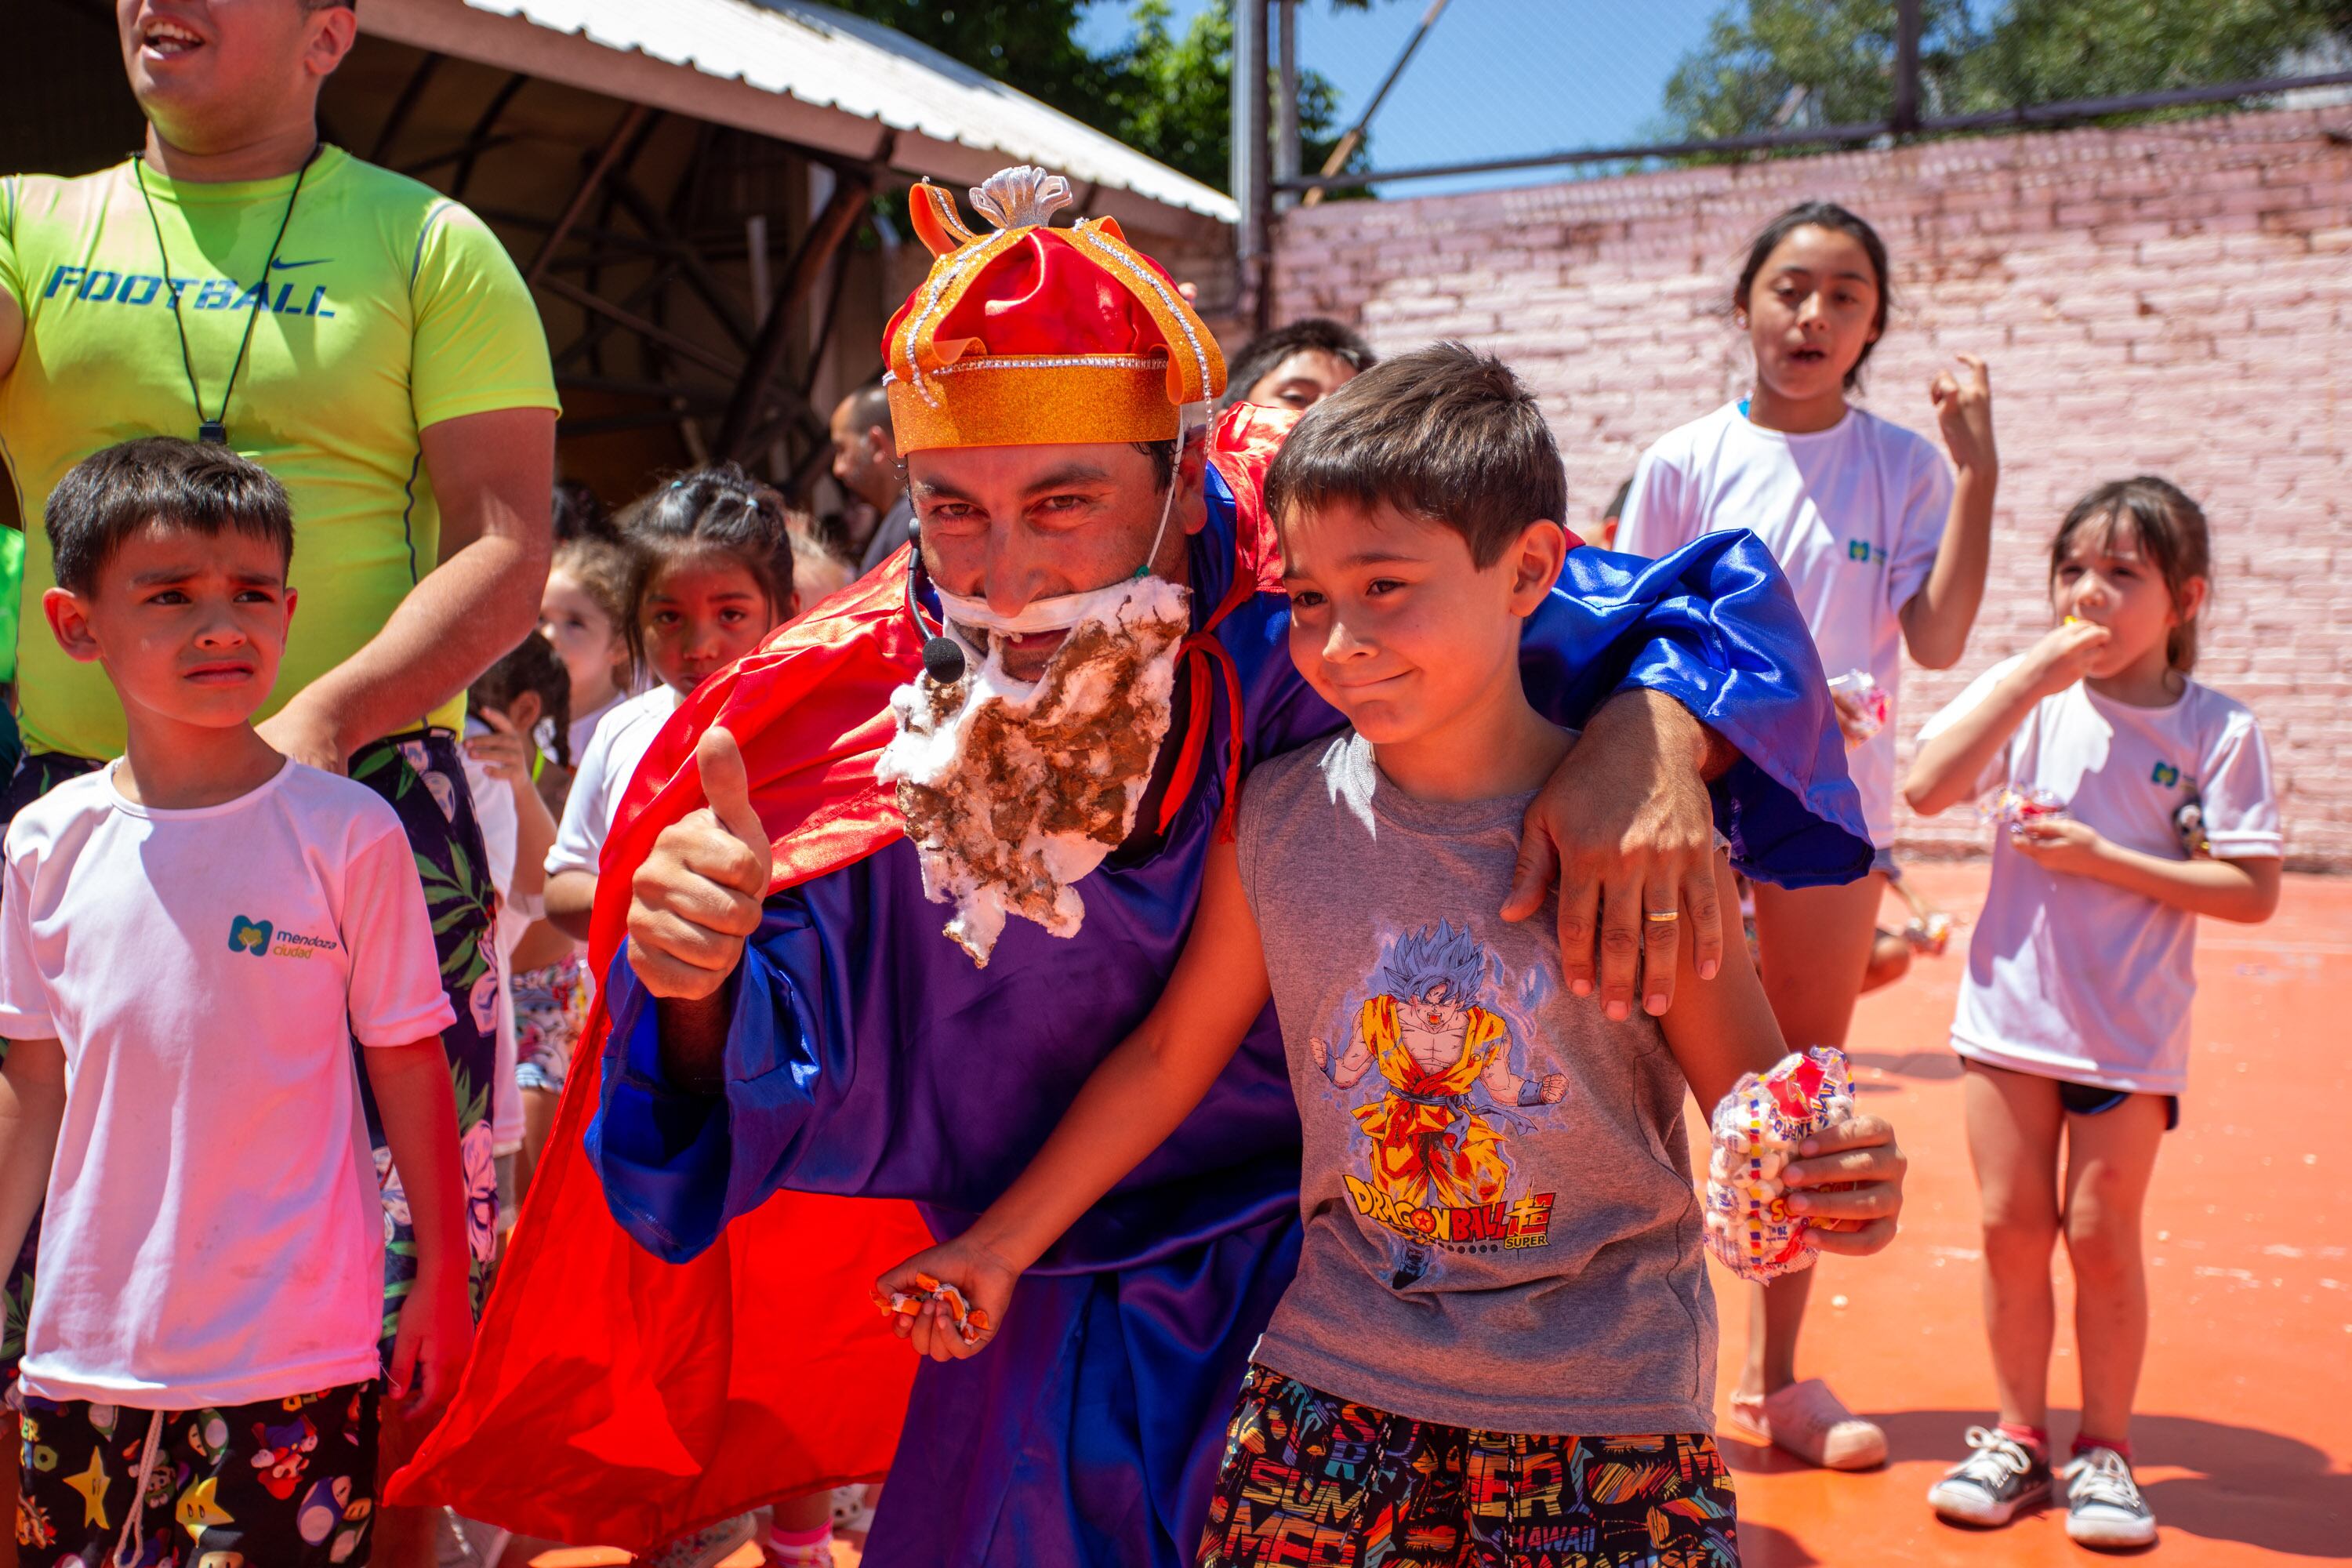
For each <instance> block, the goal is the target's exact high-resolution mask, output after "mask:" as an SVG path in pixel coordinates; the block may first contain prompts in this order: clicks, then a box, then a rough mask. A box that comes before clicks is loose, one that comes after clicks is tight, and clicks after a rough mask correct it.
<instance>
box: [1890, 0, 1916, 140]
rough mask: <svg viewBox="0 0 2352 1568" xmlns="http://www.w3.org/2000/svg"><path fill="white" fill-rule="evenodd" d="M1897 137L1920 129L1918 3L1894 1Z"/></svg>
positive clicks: (1906, 0) (1891, 119)
mask: <svg viewBox="0 0 2352 1568" xmlns="http://www.w3.org/2000/svg"><path fill="white" fill-rule="evenodd" d="M1887 118H1888V119H1889V120H1890V121H1892V122H1893V124H1894V126H1895V133H1896V134H1897V135H1908V134H1909V133H1910V132H1914V131H1916V130H1918V129H1919V0H1895V107H1894V112H1893V113H1892V114H1890V115H1889V116H1888V117H1887Z"/></svg>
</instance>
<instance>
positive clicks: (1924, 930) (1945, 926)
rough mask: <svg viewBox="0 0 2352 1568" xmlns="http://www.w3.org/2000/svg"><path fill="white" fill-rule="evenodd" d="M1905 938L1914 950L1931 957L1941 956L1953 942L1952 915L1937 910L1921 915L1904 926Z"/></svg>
mask: <svg viewBox="0 0 2352 1568" xmlns="http://www.w3.org/2000/svg"><path fill="white" fill-rule="evenodd" d="M1903 940H1904V941H1905V942H1909V943H1910V944H1911V951H1912V952H1924V953H1926V954H1927V956H1928V957H1930V958H1941V957H1943V956H1944V950H1945V949H1946V948H1947V947H1948V946H1950V945H1951V942H1952V917H1951V916H1949V915H1948V914H1946V913H1945V912H1944V911H1943V910H1936V911H1935V912H1934V913H1933V914H1926V915H1921V916H1920V917H1919V918H1918V919H1916V920H1914V921H1910V922H1909V923H1908V924H1906V925H1905V926H1904V928H1903Z"/></svg>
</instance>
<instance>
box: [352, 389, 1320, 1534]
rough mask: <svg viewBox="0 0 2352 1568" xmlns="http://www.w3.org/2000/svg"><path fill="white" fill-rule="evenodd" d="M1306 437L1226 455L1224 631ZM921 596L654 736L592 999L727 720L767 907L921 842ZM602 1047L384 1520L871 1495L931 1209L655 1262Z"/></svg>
mask: <svg viewBox="0 0 2352 1568" xmlns="http://www.w3.org/2000/svg"><path fill="white" fill-rule="evenodd" d="M1293 422H1294V419H1293V416H1289V415H1287V414H1286V413H1276V412H1272V411H1268V410H1265V409H1255V408H1249V407H1247V406H1244V407H1242V408H1237V409H1235V410H1234V412H1232V413H1230V414H1228V415H1227V416H1225V417H1224V418H1223V419H1222V420H1221V421H1219V424H1218V426H1217V429H1216V431H1215V432H1214V435H1213V438H1212V441H1211V446H1210V456H1211V459H1212V460H1213V461H1214V462H1215V463H1216V465H1217V467H1218V469H1219V471H1220V472H1221V473H1222V474H1223V477H1224V479H1225V481H1226V483H1227V485H1228V487H1229V488H1230V489H1232V491H1233V493H1234V501H1235V510H1236V514H1237V515H1236V519H1235V534H1236V541H1235V542H1236V549H1237V554H1238V561H1237V570H1236V573H1235V577H1234V584H1233V585H1232V587H1231V589H1230V590H1229V592H1228V593H1227V594H1226V595H1225V597H1224V600H1223V602H1222V603H1221V604H1220V605H1218V606H1217V608H1216V610H1215V612H1214V614H1213V616H1211V617H1210V622H1211V624H1213V623H1214V621H1215V620H1217V619H1221V618H1222V617H1223V615H1224V613H1225V612H1226V611H1228V610H1229V609H1231V608H1232V607H1233V606H1234V605H1237V604H1239V603H1241V602H1243V601H1244V600H1245V599H1246V598H1247V597H1248V596H1249V595H1251V594H1253V593H1255V592H1258V591H1261V590H1262V589H1264V588H1265V587H1267V586H1269V585H1272V584H1274V583H1276V581H1277V580H1278V567H1277V565H1276V560H1277V554H1276V550H1275V546H1274V541H1273V537H1272V531H1271V530H1270V529H1269V528H1268V527H1267V526H1266V520H1265V516H1264V507H1263V502H1262V500H1261V497H1262V495H1263V484H1264V480H1265V468H1266V465H1267V464H1268V463H1269V462H1271V461H1272V459H1273V456H1274V453H1275V451H1276V449H1277V448H1278V447H1279V446H1280V444H1281V439H1282V437H1283V436H1284V435H1286V433H1287V432H1288V430H1289V427H1290V426H1291V424H1292V423H1293ZM907 575H908V560H907V552H906V551H904V550H901V551H900V552H898V554H897V555H894V556H893V557H892V558H891V559H890V561H889V562H888V563H887V564H885V565H884V566H882V567H880V568H879V569H877V571H875V572H873V573H870V574H867V575H866V577H864V578H863V579H861V580H859V581H858V582H856V583H855V584H851V585H850V586H849V587H847V588H845V589H844V590H842V591H841V592H840V593H839V594H836V595H834V596H833V597H832V598H830V599H828V600H826V601H825V602H824V604H822V605H818V606H817V607H816V608H815V609H814V610H813V611H811V612H809V613H808V614H807V615H806V616H803V617H802V618H801V619H799V620H797V621H794V622H793V623H792V624H791V625H790V626H786V627H784V628H783V629H782V630H781V631H780V632H778V633H777V634H776V635H775V637H772V639H771V640H770V641H769V642H768V643H767V644H766V645H765V646H764V647H761V650H760V651H759V652H757V653H754V654H751V655H750V656H748V657H746V658H743V659H742V660H741V661H740V662H739V663H737V664H736V665H734V666H733V667H731V668H729V669H727V670H725V671H723V672H722V673H720V674H719V675H717V676H714V677H712V678H711V679H710V680H709V682H708V683H706V684H705V685H704V686H703V687H702V688H701V689H698V690H697V691H696V692H695V694H694V695H693V696H692V697H691V698H689V699H688V700H687V701H686V702H685V703H684V704H682V705H681V706H680V708H679V710H678V711H677V713H676V714H675V715H673V716H672V717H671V719H670V721H669V722H668V723H667V725H665V726H664V727H663V730H662V732H661V735H660V736H659V737H658V738H657V739H656V741H655V742H654V744H653V746H652V748H651V749H650V750H649V751H648V752H646V759H645V761H644V762H643V763H640V764H639V765H638V768H637V772H636V776H635V778H634V779H633V780H632V781H631V783H630V784H629V788H628V792H627V794H626V795H625V796H624V797H623V800H622V803H621V809H620V812H619V814H618V816H617V817H616V819H615V820H614V827H613V832H612V834H611V836H610V837H608V838H607V840H606V842H605V845H604V860H603V872H602V874H601V875H600V877H599V879H598V887H597V897H596V907H595V913H594V915H593V919H592V922H591V936H590V941H589V946H588V954H589V963H590V965H591V967H592V973H593V974H594V975H595V976H596V977H597V978H598V979H599V980H600V981H601V980H602V978H603V976H604V974H605V973H607V972H608V970H609V966H610V964H611V963H612V961H613V957H614V954H615V953H616V952H619V951H620V949H621V946H622V944H623V942H625V939H626V931H625V926H626V921H627V916H628V878H627V876H626V875H625V871H626V870H627V869H633V868H635V867H636V866H638V865H640V864H642V863H643V862H644V860H645V858H646V855H647V853H648V852H649V851H650V850H651V849H652V847H653V843H654V840H655V839H656V837H659V836H660V834H661V831H662V829H663V828H664V827H666V826H668V825H669V824H671V823H673V822H676V821H677V820H678V819H679V818H680V817H683V816H685V815H686V814H687V813H688V812H690V811H693V810H695V809H696V808H697V807H698V806H700V805H702V804H703V800H702V788H701V779H700V776H699V774H698V773H697V771H696V769H695V767H694V749H695V743H696V742H697V741H698V739H699V738H700V736H701V734H702V732H703V731H704V730H706V729H708V728H709V727H710V726H711V725H713V724H724V725H725V726H726V727H727V729H728V730H729V731H730V732H731V733H732V734H733V735H734V737H735V739H736V742H737V743H738V744H739V745H740V747H741V748H742V752H743V762H744V767H745V770H746V772H747V773H748V774H749V776H750V781H751V801H752V804H753V805H755V806H756V807H757V808H758V810H759V813H760V818H761V821H762V822H763V823H764V824H766V826H767V828H768V831H769V833H770V835H771V836H772V838H773V840H774V844H775V855H776V859H775V881H774V885H773V889H772V890H774V891H781V890H782V889H785V888H790V887H793V886H795V885H797V884H799V883H801V882H805V881H808V880H810V879H814V878H816V877H821V876H824V874H826V873H827V872H830V871H834V870H837V869H840V868H843V867H845V866H849V865H853V864H855V863H856V862H857V861H859V860H862V859H864V858H866V856H868V855H871V854H873V853H874V852H875V851H876V850H877V849H880V848H882V847H884V846H886V845H887V844H889V843H890V842H891V841H892V840H894V839H896V838H898V837H899V836H900V834H902V833H903V832H904V831H905V825H904V823H903V822H902V820H901V819H900V817H899V816H898V806H897V804H896V802H895V801H894V799H893V798H892V795H891V792H890V791H889V790H887V788H885V787H884V786H883V785H882V784H880V783H878V782H877V780H876V778H875V776H874V765H875V761H876V759H877V757H879V756H880V754H881V752H882V748H883V747H884V746H885V745H887V743H888V742H889V740H890V737H891V733H892V726H891V721H890V711H889V697H890V693H891V691H892V690H893V689H896V688H897V687H899V686H902V685H904V684H906V682H908V680H910V679H913V678H914V676H915V674H916V672H917V671H918V670H919V669H920V668H921V664H922V658H921V655H922V642H923V636H924V634H923V632H922V631H921V629H920V628H919V627H918V626H916V624H915V622H914V620H913V618H912V617H911V616H908V613H907ZM1194 668H1195V670H1196V672H1197V673H1196V675H1195V677H1194V679H1196V680H1200V681H1202V682H1205V680H1206V678H1207V676H1206V670H1205V668H1204V667H1202V665H1200V664H1198V663H1196V664H1195V666H1194ZM1198 696H1199V698H1200V700H1196V701H1195V703H1194V704H1193V712H1194V714H1195V715H1196V721H1195V723H1194V725H1193V726H1192V731H1193V732H1192V733H1191V734H1188V735H1187V737H1186V740H1185V744H1184V747H1183V751H1182V752H1181V755H1180V763H1181V766H1180V776H1179V777H1178V778H1177V779H1176V780H1175V781H1174V782H1173V783H1172V784H1171V788H1170V790H1169V792H1168V794H1169V798H1170V800H1171V803H1181V801H1182V799H1183V798H1184V795H1185V794H1186V793H1187V791H1188V789H1189V785H1190V783H1191V780H1192V776H1193V774H1194V773H1195V771H1196V770H1197V768H1198V766H1199V765H1200V763H1201V761H1202V757H1201V749H1202V748H1201V741H1200V737H1201V736H1202V735H1204V734H1205V732H1206V730H1207V723H1206V712H1207V704H1208V699H1207V693H1206V691H1205V690H1200V691H1199V692H1198ZM1238 719H1239V716H1238V714H1236V715H1235V720H1236V723H1235V728H1236V731H1238V729H1239V722H1238ZM607 1033H608V1025H607V1020H606V1018H605V1016H604V1005H603V1002H602V999H601V997H600V999H599V1000H598V1002H597V1005H596V1006H595V1007H594V1009H593V1012H592V1013H591V1015H590V1018H589V1022H588V1026H587V1028H586V1029H585V1030H584V1031H583V1035H582V1037H581V1039H580V1041H579V1043H578V1046H577V1047H576V1048H575V1049H574V1051H573V1053H572V1074H571V1080H570V1082H569V1083H568V1084H567V1085H566V1086H565V1089H564V1091H563V1102H562V1108H561V1109H560V1110H558V1112H557V1115H556V1123H555V1130H554V1132H553V1134H552V1136H551V1138H550V1139H549V1142H548V1149H547V1153H546V1156H545V1158H544V1159H542V1160H541V1163H540V1167H539V1170H538V1173H536V1175H535V1176H534V1177H533V1178H532V1181H531V1186H530V1193H529V1194H527V1195H526V1198H525V1200H524V1204H523V1209H522V1216H521V1219H520V1222H519V1223H518V1224H517V1226H516V1227H515V1233H514V1242H513V1247H512V1249H511V1251H510V1252H509V1255H508V1258H507V1260H506V1263H505V1265H504V1267H503V1268H501V1270H500V1273H499V1282H498V1287H497V1289H495V1290H494V1291H493V1292H492V1294H491V1297H490V1300H489V1306H488V1310H487V1311H486V1313H485V1315H484V1317H483V1319H482V1323H481V1328H480V1330H479V1331H478V1334H477V1335H476V1337H475V1341H474V1353H473V1358H472V1360H471V1361H469V1362H468V1363H467V1368H466V1373H465V1376H464V1378H463V1380H462V1381H461V1382H460V1383H459V1384H458V1388H457V1397H456V1400H455V1401H454V1402H453V1403H452V1404H451V1405H450V1407H449V1410H448V1413H447V1414H446V1415H444V1416H443V1417H442V1419H441V1422H440V1424H439V1425H438V1426H436V1427H435V1429H434V1431H433V1434H432V1436H429V1437H428V1438H427V1439H426V1440H425V1445H424V1447H422V1448H421V1449H420V1450H419V1451H418V1453H417V1455H416V1457H415V1459H413V1460H412V1461H411V1462H410V1463H409V1464H408V1465H407V1466H406V1467H404V1468H403V1469H402V1470H401V1471H400V1473H399V1474H398V1475H396V1476H395V1477H394V1478H393V1481H392V1485H391V1487H390V1488H389V1489H387V1491H386V1493H385V1500H386V1501H387V1502H391V1503H395V1504H403V1505H426V1504H429V1505H436V1506H438V1505H446V1506H448V1507H451V1508H455V1509H456V1510H457V1511H458V1512H459V1513H461V1514H464V1515H466V1516H467V1517H468V1518H471V1519H478V1520H483V1521H488V1522H489V1523H492V1524H498V1525H503V1526H505V1527H506V1528H507V1529H509V1530H512V1531H517V1532H519V1533H526V1534H530V1535H537V1536H541V1537H544V1538H547V1539H549V1540H554V1541H563V1542H575V1543H582V1544H603V1545H614V1546H622V1547H626V1548H628V1549H630V1550H632V1551H644V1550H647V1549H650V1548H652V1547H654V1546H656V1545H658V1544H660V1543H661V1542H666V1541H668V1540H670V1539H672V1538H673V1537H675V1536H677V1535H678V1534H681V1533H683V1532H684V1531H688V1530H691V1529H694V1528H696V1527H698V1526H699V1525H702V1524H706V1523H709V1522H711V1521H717V1520H721V1519H726V1518H729V1517H731V1516H732V1515H735V1514H738V1513H741V1512H743V1511H745V1510H749V1509H751V1508H756V1507H758V1506H760V1505H761V1504H763V1503H768V1502H772V1501H774V1500H778V1499H780V1498H787V1497H795V1496H799V1495H802V1494H803V1493H806V1492H811V1491H814V1490H818V1489H823V1488H828V1487H834V1486H838V1485H842V1484H845V1483H846V1482H850V1481H856V1480H875V1479H880V1478H881V1477H882V1476H883V1475H884V1473H885V1472H886V1471H887V1468H888V1467H889V1463H890V1457H891V1454H892V1452H893V1450H894V1449H895V1448H896V1447H897V1446H898V1428H899V1424H900V1421H901V1419H902V1417H903V1415H904V1414H905V1408H906V1403H907V1394H908V1389H909V1388H910V1387H911V1385H912V1384H913V1381H914V1375H915V1367H916V1358H915V1357H914V1356H913V1355H912V1354H910V1353H909V1352H908V1351H907V1349H906V1347H905V1346H903V1345H901V1344H900V1343H898V1340H897V1339H896V1337H895V1336H893V1335H892V1334H891V1332H890V1331H889V1328H888V1326H887V1323H885V1322H884V1321H883V1320H882V1318H881V1316H880V1315H879V1314H877V1312H876V1311H875V1310H874V1308H873V1306H872V1304H871V1293H872V1289H873V1284H874V1280H875V1279H876V1278H877V1277H878V1276H879V1275H880V1274H881V1273H882V1272H883V1271H884V1270H885V1269H887V1268H890V1267H891V1266H892V1265H894V1264H897V1263H898V1262H899V1261H901V1260H902V1259H904V1258H906V1257H907V1256H908V1254H910V1253H913V1252H916V1251H919V1250H920V1249H921V1248H923V1247H928V1246H929V1245H930V1243H931V1236H930V1233H929V1230H928V1229H927V1228H926V1227H925V1226H924V1225H923V1223H922V1221H921V1220H920V1218H919V1217H918V1215H917V1214H916V1211H915V1207H914V1205H912V1204H910V1203H906V1202H902V1201H897V1200H881V1199H868V1198H843V1197H831V1196H824V1195H819V1194H806V1193H794V1192H779V1193H777V1194H774V1195H773V1196H772V1197H770V1198H769V1199H768V1201H767V1202H766V1203H764V1204H762V1205H761V1206H760V1207H759V1208H758V1209H757V1210H755V1211H753V1212H752V1213H751V1214H748V1215H743V1216H741V1217H740V1218H739V1219H737V1220H736V1221H735V1222H734V1223H733V1224H731V1225H730V1226H728V1227H727V1228H726V1230H725V1232H724V1233H723V1234H722V1235H721V1236H720V1237H719V1242H718V1244H717V1245H716V1246H714V1247H711V1248H710V1249H709V1251H708V1252H706V1253H704V1254H703V1255H702V1256H701V1257H699V1258H694V1259H692V1260H691V1261H688V1262H687V1263H682V1264H668V1263H664V1262H662V1261H661V1260H660V1259H659V1258H655V1257H654V1256H653V1255H652V1254H650V1253H648V1252H646V1250H645V1249H644V1248H643V1247H639V1246H638V1245H637V1244H636V1242H635V1240H634V1239H632V1238H631V1237H630V1236H629V1235H628V1233H627V1232H625V1231H624V1230H623V1229H622V1228H621V1227H620V1225H619V1224H618V1223H617V1222H616V1221H615V1220H614V1218H613V1216H612V1212H611V1210H610V1209H609V1208H607V1207H606V1206H605V1203H604V1189H603V1186H602V1184H600V1183H599V1182H598V1180H597V1177H596V1173H595V1172H594V1171H593V1169H591V1168H590V1166H589V1164H588V1161H587V1156H586V1154H585V1152H584V1151H583V1145H582V1139H583V1135H584V1134H585V1132H586V1131H587V1129H588V1124H589V1122H590V1121H593V1119H594V1117H595V1114H596V1108H597V1104H598V1099H599V1089H600V1086H601V1084H602V1081H603V1062H604V1043H605V1037H606V1035H607Z"/></svg>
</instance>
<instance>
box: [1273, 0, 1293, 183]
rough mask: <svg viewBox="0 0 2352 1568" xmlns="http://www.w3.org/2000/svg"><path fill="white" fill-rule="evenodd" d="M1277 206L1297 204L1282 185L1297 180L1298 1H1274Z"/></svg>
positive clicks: (1275, 178) (1275, 176)
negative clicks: (1276, 83) (1287, 181)
mask: <svg viewBox="0 0 2352 1568" xmlns="http://www.w3.org/2000/svg"><path fill="white" fill-rule="evenodd" d="M1274 60H1275V75H1276V79H1277V80H1278V81H1279V83H1280V86H1279V88H1278V89H1277V90H1276V97H1275V100H1274V191H1275V195H1274V205H1275V210H1276V212H1283V211H1286V210H1288V209H1289V208H1290V207H1291V206H1293V205H1296V204H1297V201H1298V195H1297V192H1295V191H1287V190H1285V189H1284V188H1283V182H1285V181H1286V180H1295V179H1297V178H1298V0H1275V13H1274Z"/></svg>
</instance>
